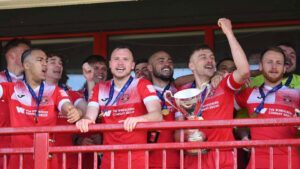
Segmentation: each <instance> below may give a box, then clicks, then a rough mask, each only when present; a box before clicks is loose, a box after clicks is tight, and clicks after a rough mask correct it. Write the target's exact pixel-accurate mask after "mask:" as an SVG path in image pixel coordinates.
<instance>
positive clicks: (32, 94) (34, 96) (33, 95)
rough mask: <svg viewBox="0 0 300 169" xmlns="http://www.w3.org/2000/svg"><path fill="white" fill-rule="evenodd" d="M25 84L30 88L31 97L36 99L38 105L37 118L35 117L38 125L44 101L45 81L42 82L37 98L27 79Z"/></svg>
mask: <svg viewBox="0 0 300 169" xmlns="http://www.w3.org/2000/svg"><path fill="white" fill-rule="evenodd" d="M24 82H25V84H26V86H27V88H28V90H29V92H30V94H31V96H32V97H33V98H34V100H35V101H36V103H37V109H36V116H35V122H36V123H37V118H38V117H39V108H40V103H41V101H42V97H43V93H44V83H43V81H42V82H41V85H40V90H39V97H36V94H35V92H34V91H33V89H32V88H31V87H30V86H29V84H28V83H27V81H26V78H24Z"/></svg>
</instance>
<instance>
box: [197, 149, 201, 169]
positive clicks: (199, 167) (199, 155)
mask: <svg viewBox="0 0 300 169" xmlns="http://www.w3.org/2000/svg"><path fill="white" fill-rule="evenodd" d="M201 156H202V154H201V150H200V149H199V150H198V169H201V168H202V166H201V163H202V161H201V159H202V157H201Z"/></svg>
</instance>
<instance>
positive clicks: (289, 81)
mask: <svg viewBox="0 0 300 169" xmlns="http://www.w3.org/2000/svg"><path fill="white" fill-rule="evenodd" d="M292 80H293V75H290V76H289V78H288V79H287V80H286V82H285V84H284V85H285V86H286V87H289V85H290V84H291V82H292Z"/></svg>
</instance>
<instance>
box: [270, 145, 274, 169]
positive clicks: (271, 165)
mask: <svg viewBox="0 0 300 169" xmlns="http://www.w3.org/2000/svg"><path fill="white" fill-rule="evenodd" d="M273 155H274V154H273V147H272V146H271V147H270V169H273Z"/></svg>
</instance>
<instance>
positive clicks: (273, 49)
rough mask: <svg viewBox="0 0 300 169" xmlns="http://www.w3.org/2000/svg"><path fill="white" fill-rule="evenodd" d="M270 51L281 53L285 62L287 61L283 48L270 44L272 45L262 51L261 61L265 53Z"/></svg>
mask: <svg viewBox="0 0 300 169" xmlns="http://www.w3.org/2000/svg"><path fill="white" fill-rule="evenodd" d="M268 51H273V52H277V53H281V54H282V56H283V60H284V63H285V60H286V59H285V58H286V56H285V54H284V52H283V50H282V49H281V48H280V47H278V46H270V47H268V48H266V49H265V50H263V51H262V53H261V55H260V59H259V60H260V62H262V60H263V57H264V55H265V54H266V53H267V52H268Z"/></svg>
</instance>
